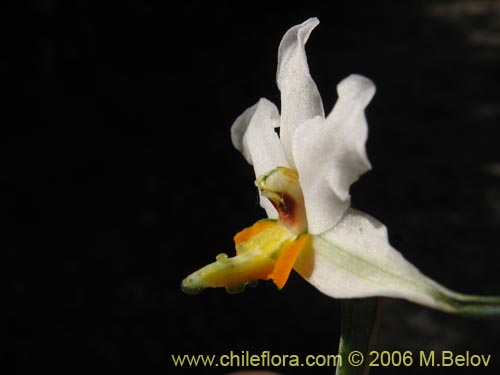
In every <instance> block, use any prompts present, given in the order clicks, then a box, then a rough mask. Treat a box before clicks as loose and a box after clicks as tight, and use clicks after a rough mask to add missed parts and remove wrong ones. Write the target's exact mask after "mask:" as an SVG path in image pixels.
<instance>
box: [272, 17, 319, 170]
mask: <svg viewBox="0 0 500 375" xmlns="http://www.w3.org/2000/svg"><path fill="white" fill-rule="evenodd" d="M318 23H319V20H318V19H317V18H310V19H308V20H307V21H305V22H304V23H302V24H300V25H297V26H294V27H292V28H291V29H290V30H288V31H287V32H286V34H285V36H284V37H283V39H282V40H281V43H280V46H279V50H278V71H277V74H276V81H277V83H278V87H279V89H280V91H281V123H280V138H281V142H282V143H283V148H284V149H285V154H286V156H287V158H288V161H289V162H290V165H291V166H292V167H294V166H295V165H294V161H293V156H292V153H291V151H292V150H291V147H292V146H291V142H292V136H293V133H294V131H295V129H296V127H297V126H298V125H299V124H301V123H302V122H304V121H305V120H308V119H311V118H313V117H315V116H322V117H324V111H323V103H322V101H321V96H320V95H319V92H318V88H317V87H316V84H315V83H314V81H313V79H312V78H311V75H310V74H309V67H308V65H307V57H306V51H305V49H304V46H305V44H306V42H307V39H308V38H309V34H310V33H311V31H312V30H313V29H314V28H315V27H316V26H317V25H318Z"/></svg>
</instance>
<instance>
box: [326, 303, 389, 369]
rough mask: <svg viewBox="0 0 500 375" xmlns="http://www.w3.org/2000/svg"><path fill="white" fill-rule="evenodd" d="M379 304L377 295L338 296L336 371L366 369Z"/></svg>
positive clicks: (374, 333)
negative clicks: (338, 332)
mask: <svg viewBox="0 0 500 375" xmlns="http://www.w3.org/2000/svg"><path fill="white" fill-rule="evenodd" d="M379 304H380V301H379V299H378V298H358V299H344V300H341V315H342V317H341V336H340V344H339V355H340V357H341V358H342V361H338V362H337V371H336V375H367V374H368V373H369V371H370V367H369V366H368V365H369V353H370V351H371V350H373V348H374V347H375V341H376V337H377V334H378V327H379V321H380V306H379ZM355 352H359V353H361V355H358V354H357V353H355ZM360 359H361V360H360ZM353 363H354V364H357V363H359V366H355V365H353Z"/></svg>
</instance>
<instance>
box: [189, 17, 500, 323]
mask: <svg viewBox="0 0 500 375" xmlns="http://www.w3.org/2000/svg"><path fill="white" fill-rule="evenodd" d="M318 23H319V21H318V19H316V18H311V19H308V20H307V21H305V22H304V23H302V24H300V25H297V26H294V27H292V28H291V29H290V30H288V32H287V33H286V34H285V36H284V37H283V39H282V41H281V44H280V46H279V51H278V71H277V83H278V87H279V89H280V92H281V115H280V113H279V112H278V109H277V108H276V106H275V105H274V104H273V103H271V102H270V101H268V100H266V99H261V100H260V101H259V102H258V103H257V104H255V105H254V106H252V107H250V108H248V109H247V110H246V111H245V112H244V113H243V114H242V115H241V116H240V117H238V118H237V119H236V121H235V122H234V124H233V126H232V128H231V136H232V141H233V144H234V146H235V147H236V148H237V149H238V150H239V151H241V152H242V154H243V155H244V156H245V158H246V160H247V161H248V162H249V163H250V164H252V165H253V167H254V169H255V175H256V177H257V181H256V184H257V187H258V188H259V190H260V194H261V205H262V207H263V208H264V209H265V210H266V212H267V215H268V217H269V218H268V219H264V220H261V221H259V222H257V223H256V224H254V225H253V226H252V227H250V228H246V229H244V230H243V231H242V232H240V233H238V234H237V235H236V236H235V245H236V253H237V255H236V256H235V257H232V258H229V257H228V256H227V255H226V254H220V255H218V256H217V258H216V259H217V260H216V261H215V262H214V263H212V264H209V265H207V266H205V267H203V268H201V269H200V270H198V271H196V272H194V273H193V274H191V275H189V276H188V277H187V278H185V279H184V280H183V282H182V289H183V290H184V291H185V292H187V293H193V294H194V293H198V292H200V291H201V290H203V289H204V288H207V287H225V288H226V289H227V290H228V291H229V292H237V291H240V290H242V289H243V288H244V286H245V285H246V284H249V283H252V282H254V281H255V280H258V279H264V280H269V279H272V280H273V281H274V283H275V284H276V285H277V286H278V288H282V287H283V286H284V285H285V283H286V280H287V279H288V276H289V274H290V271H291V269H292V268H293V269H295V270H296V271H297V272H298V273H299V274H300V275H301V276H302V277H303V278H304V279H305V280H307V281H308V282H309V283H311V284H312V285H314V286H315V287H316V288H317V289H319V290H320V291H321V292H323V293H325V294H326V295H328V296H331V297H334V298H358V297H370V296H385V297H396V298H404V299H407V300H410V301H413V302H416V303H419V304H422V305H426V306H429V307H432V308H436V309H440V310H443V311H449V312H459V313H464V314H467V313H470V314H477V313H497V312H498V311H499V299H498V298H496V297H477V296H465V295H461V294H458V293H455V292H452V291H450V290H449V289H446V288H444V287H443V286H441V285H439V284H438V283H436V282H434V281H433V280H431V279H429V278H428V277H426V276H424V275H423V274H422V273H421V272H420V271H419V270H418V269H417V268H415V267H414V266H413V265H412V264H411V263H409V262H408V261H407V260H406V259H405V258H404V257H403V256H402V255H401V254H400V253H399V252H398V251H397V250H396V249H394V248H393V247H392V246H391V245H390V244H389V241H388V236H387V229H386V227H385V226H384V225H383V224H381V223H380V222H378V221H377V220H376V219H374V218H372V217H370V216H369V215H367V214H365V213H363V212H359V211H356V210H354V209H352V208H350V207H349V206H350V195H349V187H350V185H351V184H352V183H353V182H355V181H356V180H357V179H358V177H359V176H360V175H362V174H363V173H365V172H366V171H368V170H369V169H370V168H371V166H370V162H369V161H368V158H367V156H366V150H365V142H366V139H367V134H368V130H367V123H366V119H365V114H364V110H365V107H366V106H367V105H368V103H369V102H370V100H371V98H372V97H373V95H374V93H375V86H374V84H373V83H372V82H371V81H370V80H369V79H368V78H365V77H363V76H360V75H351V76H349V77H347V78H345V79H344V80H342V81H341V82H340V83H339V84H338V86H337V92H338V100H337V102H336V104H335V106H334V108H333V110H332V111H331V112H330V113H329V115H328V116H326V117H325V115H324V110H323V104H322V100H321V96H320V94H319V92H318V89H317V87H316V84H315V83H314V81H313V79H312V78H311V75H310V73H309V68H308V64H307V58H306V53H305V48H304V47H305V44H306V42H307V39H308V38H309V35H310V33H311V31H312V30H313V29H314V28H315V27H316V26H317V25H318ZM278 127H279V136H278V134H277V132H276V131H275V129H276V128H278Z"/></svg>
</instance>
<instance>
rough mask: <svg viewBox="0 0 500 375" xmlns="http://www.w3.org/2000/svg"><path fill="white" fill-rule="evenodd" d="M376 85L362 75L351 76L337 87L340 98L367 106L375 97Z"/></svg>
mask: <svg viewBox="0 0 500 375" xmlns="http://www.w3.org/2000/svg"><path fill="white" fill-rule="evenodd" d="M375 90H376V88H375V84H374V83H373V81H372V80H371V79H369V78H367V77H365V76H362V75H360V74H351V75H349V76H348V77H346V78H344V79H343V80H342V81H340V82H339V84H338V85H337V93H338V95H339V98H342V99H347V100H356V101H358V102H360V103H361V104H362V105H363V106H367V105H368V103H370V101H371V100H372V98H373V96H374V95H375Z"/></svg>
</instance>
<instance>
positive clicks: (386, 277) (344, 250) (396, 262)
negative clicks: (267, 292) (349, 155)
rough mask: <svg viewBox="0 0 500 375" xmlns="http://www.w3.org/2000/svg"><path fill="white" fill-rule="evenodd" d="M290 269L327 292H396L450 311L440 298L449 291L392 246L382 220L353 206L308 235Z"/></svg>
mask: <svg viewBox="0 0 500 375" xmlns="http://www.w3.org/2000/svg"><path fill="white" fill-rule="evenodd" d="M312 249H314V250H312ZM304 250H305V249H304ZM294 269H295V270H296V271H298V272H299V273H300V274H301V275H302V276H303V277H304V278H305V279H306V280H308V281H309V282H310V283H311V284H312V285H314V286H315V287H316V288H318V289H319V290H320V291H321V292H323V293H325V294H327V295H328V296H331V297H335V298H358V297H370V296H385V297H395V298H404V299H407V300H410V301H413V302H416V303H419V304H422V305H426V306H429V307H433V308H438V309H441V310H445V311H452V310H453V307H452V306H450V305H449V304H447V303H446V302H445V301H443V300H446V298H453V292H451V291H449V290H447V289H445V288H444V287H442V286H440V285H439V284H437V283H436V282H434V281H432V280H431V279H429V278H428V277H426V276H424V275H423V274H422V273H421V272H420V271H419V270H418V269H417V268H415V267H414V266H413V265H412V264H411V263H409V262H408V261H407V260H406V259H405V258H404V257H403V256H402V255H401V254H400V253H399V252H398V251H397V250H396V249H394V248H393V247H392V246H391V245H390V244H389V240H388V238H387V229H386V227H385V226H384V225H383V224H382V223H380V222H378V221H377V220H376V219H374V218H372V217H370V216H369V215H367V214H365V213H362V212H359V211H355V210H353V209H349V210H347V211H346V214H345V216H344V217H343V218H342V220H341V221H340V222H339V223H338V224H337V226H336V227H335V228H333V229H332V230H330V231H328V232H326V233H323V234H321V235H319V236H313V240H312V247H311V248H310V249H308V250H307V251H304V252H303V253H301V254H300V257H299V258H298V259H297V261H296V263H295V265H294Z"/></svg>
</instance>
